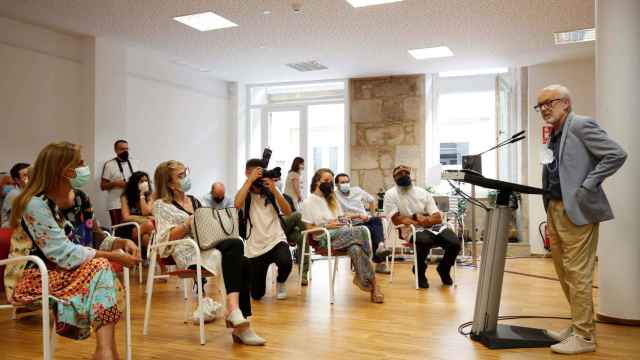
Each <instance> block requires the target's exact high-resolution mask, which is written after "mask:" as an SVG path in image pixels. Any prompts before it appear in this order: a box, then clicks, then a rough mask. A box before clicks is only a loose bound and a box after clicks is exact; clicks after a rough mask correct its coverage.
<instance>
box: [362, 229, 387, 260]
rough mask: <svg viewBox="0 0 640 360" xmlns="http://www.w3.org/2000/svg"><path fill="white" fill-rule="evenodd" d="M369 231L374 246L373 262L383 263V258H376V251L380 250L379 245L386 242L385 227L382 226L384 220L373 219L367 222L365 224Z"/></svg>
mask: <svg viewBox="0 0 640 360" xmlns="http://www.w3.org/2000/svg"><path fill="white" fill-rule="evenodd" d="M364 226H366V227H367V228H368V229H369V232H370V233H371V245H372V246H373V249H371V251H373V262H374V263H376V264H377V263H381V262H383V261H384V259H383V258H381V257H379V256H376V250H377V249H378V245H379V244H380V243H383V242H384V226H383V225H382V219H380V218H379V217H371V218H369V220H368V221H367V222H365V223H364Z"/></svg>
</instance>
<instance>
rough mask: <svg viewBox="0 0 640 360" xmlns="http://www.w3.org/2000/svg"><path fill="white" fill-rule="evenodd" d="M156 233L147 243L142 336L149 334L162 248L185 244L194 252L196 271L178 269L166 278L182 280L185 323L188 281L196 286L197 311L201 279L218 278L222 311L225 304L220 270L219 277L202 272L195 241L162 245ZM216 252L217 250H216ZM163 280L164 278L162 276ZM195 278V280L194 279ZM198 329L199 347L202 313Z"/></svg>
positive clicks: (166, 261)
mask: <svg viewBox="0 0 640 360" xmlns="http://www.w3.org/2000/svg"><path fill="white" fill-rule="evenodd" d="M156 235H157V233H155V232H154V233H152V234H151V241H150V243H149V247H148V254H149V256H148V258H149V259H150V263H149V270H148V272H147V286H146V293H147V302H146V305H145V310H144V326H143V331H142V334H143V335H145V336H146V335H148V334H149V319H150V317H151V297H152V295H153V285H154V280H155V279H157V278H158V276H156V275H155V268H156V259H158V256H157V255H158V252H159V251H160V250H161V249H162V248H164V247H165V246H169V245H178V244H187V245H189V246H192V247H193V248H194V249H195V251H196V254H197V255H196V269H195V270H193V269H178V270H175V271H170V272H168V273H167V276H169V277H171V276H175V277H177V278H179V279H182V280H183V287H184V300H185V320H184V322H185V323H188V322H189V312H190V311H189V302H188V301H187V300H188V298H189V296H188V287H189V285H188V281H189V280H190V279H193V281H194V283H196V284H197V296H198V309H201V308H202V300H203V295H202V277H203V276H204V277H218V278H219V281H220V283H221V284H220V285H219V286H218V291H219V292H220V294H221V296H222V301H221V302H222V304H223V311H224V306H225V305H224V304H226V289H225V288H224V282H223V281H222V269H220V271H219V275H216V274H212V273H210V272H208V271H206V270H202V265H201V258H200V248H199V247H198V244H196V242H195V241H193V240H192V239H182V240H173V241H168V242H164V243H158V239H157V236H156ZM238 239H240V240H242V239H241V238H238ZM216 251H217V250H216ZM159 261H160V262H162V263H163V264H164V265H166V266H175V265H176V264H175V262H174V261H173V258H172V257H171V256H169V257H167V258H160V260H159ZM162 277H163V278H164V276H162ZM194 278H195V279H194ZM199 327H200V345H204V344H205V343H206V336H205V332H204V315H203V314H202V312H200V313H199Z"/></svg>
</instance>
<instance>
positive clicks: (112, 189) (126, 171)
mask: <svg viewBox="0 0 640 360" xmlns="http://www.w3.org/2000/svg"><path fill="white" fill-rule="evenodd" d="M113 149H114V151H115V153H116V157H115V158H113V159H111V160H108V161H107V162H105V163H104V167H103V168H102V176H101V179H100V190H102V191H106V192H107V210H108V211H109V217H110V218H111V226H114V225H118V224H120V223H121V222H122V210H121V203H120V196H121V195H122V191H123V190H124V188H125V187H126V186H127V181H128V180H129V178H130V177H131V175H132V174H133V172H134V167H133V166H132V165H131V160H130V158H129V143H128V142H127V141H126V140H117V141H116V142H115V143H114V144H113Z"/></svg>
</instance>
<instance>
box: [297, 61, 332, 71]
mask: <svg viewBox="0 0 640 360" xmlns="http://www.w3.org/2000/svg"><path fill="white" fill-rule="evenodd" d="M287 66H288V67H290V68H292V69H295V70H298V71H301V72H307V71H318V70H327V69H328V67H326V66H324V65H322V64H320V63H319V62H317V61H315V60H311V61H305V62H299V63H291V64H287Z"/></svg>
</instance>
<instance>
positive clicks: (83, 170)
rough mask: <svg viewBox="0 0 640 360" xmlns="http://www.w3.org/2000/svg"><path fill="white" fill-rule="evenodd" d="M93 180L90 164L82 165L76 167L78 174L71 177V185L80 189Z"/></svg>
mask: <svg viewBox="0 0 640 360" xmlns="http://www.w3.org/2000/svg"><path fill="white" fill-rule="evenodd" d="M89 180H91V169H89V167H88V166H81V167H77V168H76V176H75V177H73V178H71V187H72V188H74V189H80V188H81V187H83V186H85V185H87V183H88V182H89Z"/></svg>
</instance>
